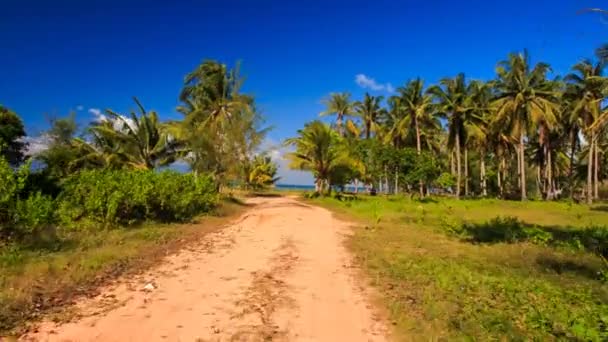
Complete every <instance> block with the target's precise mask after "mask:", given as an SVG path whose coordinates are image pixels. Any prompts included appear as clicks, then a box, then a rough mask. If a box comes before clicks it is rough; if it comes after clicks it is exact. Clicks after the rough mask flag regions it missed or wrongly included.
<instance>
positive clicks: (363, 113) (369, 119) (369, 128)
mask: <svg viewBox="0 0 608 342" xmlns="http://www.w3.org/2000/svg"><path fill="white" fill-rule="evenodd" d="M383 99H384V97H382V96H371V95H370V94H369V93H365V96H364V97H363V101H357V102H355V103H354V109H355V113H356V114H357V116H359V118H360V119H361V121H362V122H363V134H364V135H365V139H369V138H370V137H371V135H372V132H377V131H378V127H379V121H380V117H381V116H382V112H383V110H382V107H381V106H380V103H381V102H382V100H383Z"/></svg>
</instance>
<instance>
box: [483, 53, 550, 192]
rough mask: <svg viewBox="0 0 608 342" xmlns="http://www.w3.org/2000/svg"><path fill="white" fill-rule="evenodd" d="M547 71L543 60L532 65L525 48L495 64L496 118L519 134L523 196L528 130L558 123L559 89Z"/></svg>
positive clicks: (519, 164) (524, 190)
mask: <svg viewBox="0 0 608 342" xmlns="http://www.w3.org/2000/svg"><path fill="white" fill-rule="evenodd" d="M549 71H550V67H549V65H548V64H546V63H537V64H536V65H534V67H531V66H530V58H529V56H528V53H527V52H526V51H524V52H523V53H518V54H516V53H512V54H510V55H509V57H508V58H507V59H506V60H504V61H501V62H499V63H498V66H497V67H496V74H497V79H496V83H495V87H496V92H497V97H496V100H495V102H494V104H495V106H496V120H498V121H499V122H500V123H501V124H504V125H505V127H509V129H510V131H511V134H513V135H514V136H517V137H519V142H518V169H519V176H520V193H521V199H522V200H525V199H526V198H527V195H526V163H525V154H524V150H525V143H526V137H527V135H528V132H529V131H532V130H534V129H538V127H539V126H542V127H545V128H546V129H548V130H551V129H552V128H553V126H555V125H556V123H557V119H556V115H557V113H558V112H559V102H558V97H559V93H558V91H557V89H556V83H555V82H552V81H549V80H547V73H548V72H549Z"/></svg>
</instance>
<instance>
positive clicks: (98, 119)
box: [89, 108, 108, 122]
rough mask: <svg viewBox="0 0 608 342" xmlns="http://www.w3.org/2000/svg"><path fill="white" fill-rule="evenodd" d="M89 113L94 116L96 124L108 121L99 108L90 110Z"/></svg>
mask: <svg viewBox="0 0 608 342" xmlns="http://www.w3.org/2000/svg"><path fill="white" fill-rule="evenodd" d="M89 113H90V114H93V116H94V117H95V122H104V121H106V120H107V119H108V118H106V116H105V115H103V114H101V109H99V108H89Z"/></svg>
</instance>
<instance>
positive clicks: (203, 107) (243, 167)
mask: <svg viewBox="0 0 608 342" xmlns="http://www.w3.org/2000/svg"><path fill="white" fill-rule="evenodd" d="M242 83H243V79H242V78H241V77H240V76H239V72H238V68H235V69H229V68H228V67H227V66H226V65H224V64H221V63H218V62H215V61H205V62H203V63H202V64H201V65H200V66H199V67H197V68H196V69H195V70H194V71H193V72H192V73H190V74H188V75H187V76H186V78H185V83H184V87H183V90H182V91H181V93H180V94H179V99H180V101H181V103H182V105H180V106H179V107H178V111H179V112H180V113H181V114H182V115H183V119H182V120H173V121H167V122H163V121H161V120H160V118H159V115H158V114H157V113H156V112H154V111H149V110H147V109H146V108H145V107H144V105H143V104H142V103H141V102H140V101H139V100H138V99H136V98H135V99H134V101H135V107H136V110H134V111H132V112H131V113H129V114H121V113H117V112H115V111H113V110H111V109H108V110H106V111H105V112H104V113H103V114H101V113H100V114H99V115H98V116H97V117H96V118H95V120H94V121H93V122H91V123H90V124H89V125H87V126H86V127H84V128H82V129H81V128H79V125H78V124H77V121H76V119H75V115H73V114H72V115H70V116H68V117H64V118H57V119H53V120H51V127H50V129H49V130H48V131H46V132H44V133H43V134H42V135H41V136H40V137H38V138H37V141H38V143H43V144H44V145H46V146H44V148H42V150H41V151H38V152H36V153H33V154H32V153H28V146H27V141H32V139H27V137H26V135H25V129H24V125H23V123H22V121H21V119H20V118H19V116H18V115H17V114H16V113H14V112H13V111H11V110H9V109H7V108H5V107H0V152H1V155H0V189H2V193H1V194H0V244H2V243H3V242H7V241H17V242H19V241H25V240H28V239H31V238H35V237H36V236H37V235H39V234H41V233H42V232H44V231H47V230H49V229H51V230H53V229H54V227H60V228H61V229H76V228H82V227H91V226H92V227H96V226H103V227H108V226H125V225H132V224H135V223H139V222H143V221H147V220H152V221H159V222H180V221H187V220H190V219H192V218H193V217H194V216H196V215H197V214H200V213H204V212H208V211H209V210H211V209H212V208H213V206H214V205H215V204H216V203H217V200H218V193H219V190H220V188H221V187H222V186H226V185H230V186H235V185H236V186H242V187H245V188H248V189H263V188H266V187H269V186H271V185H272V184H273V183H274V182H276V180H277V177H276V173H277V167H276V165H275V164H274V162H273V161H272V160H271V159H270V158H269V157H268V156H266V155H264V154H263V153H260V151H259V149H260V145H261V143H262V141H263V139H264V138H265V135H266V133H267V131H268V129H269V128H266V127H263V126H262V125H263V118H262V116H261V114H260V112H259V111H258V110H257V109H256V107H255V101H254V98H253V97H251V96H249V95H247V94H244V93H242V92H241V90H240V88H241V85H242ZM177 161H181V162H185V163H187V165H188V166H189V169H190V170H191V171H192V173H179V172H175V171H168V170H165V171H163V170H160V169H163V168H164V169H166V168H167V167H169V166H170V165H172V164H173V163H175V162H177Z"/></svg>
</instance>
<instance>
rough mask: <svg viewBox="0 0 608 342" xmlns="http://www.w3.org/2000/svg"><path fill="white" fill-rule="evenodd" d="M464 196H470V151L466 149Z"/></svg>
mask: <svg viewBox="0 0 608 342" xmlns="http://www.w3.org/2000/svg"><path fill="white" fill-rule="evenodd" d="M464 195H465V196H467V197H468V196H469V149H468V148H467V147H466V146H465V148H464Z"/></svg>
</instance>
